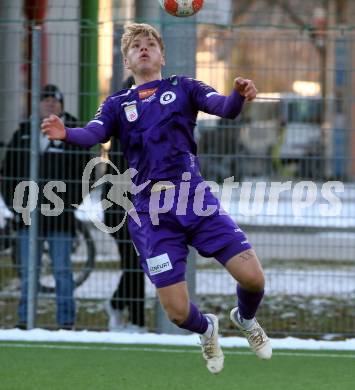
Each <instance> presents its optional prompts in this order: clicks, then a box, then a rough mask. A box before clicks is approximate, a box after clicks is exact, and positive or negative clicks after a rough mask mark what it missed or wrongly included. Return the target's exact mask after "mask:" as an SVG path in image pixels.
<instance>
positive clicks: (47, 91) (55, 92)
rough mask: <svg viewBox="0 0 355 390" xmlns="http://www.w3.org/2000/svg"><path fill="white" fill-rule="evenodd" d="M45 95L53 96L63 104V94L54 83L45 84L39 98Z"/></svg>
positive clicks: (43, 97) (45, 96)
mask: <svg viewBox="0 0 355 390" xmlns="http://www.w3.org/2000/svg"><path fill="white" fill-rule="evenodd" d="M47 97H53V98H55V99H57V100H58V101H59V102H60V103H62V106H64V96H63V94H62V92H61V91H60V89H59V88H58V87H57V86H56V85H53V84H47V85H45V86H44V87H43V88H42V91H41V100H43V99H45V98H47Z"/></svg>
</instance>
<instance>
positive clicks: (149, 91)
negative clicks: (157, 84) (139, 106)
mask: <svg viewBox="0 0 355 390" xmlns="http://www.w3.org/2000/svg"><path fill="white" fill-rule="evenodd" d="M157 89H158V88H149V89H143V90H142V91H138V95H139V99H141V100H143V99H147V98H149V96H152V95H153V94H154V93H155V92H156V91H157Z"/></svg>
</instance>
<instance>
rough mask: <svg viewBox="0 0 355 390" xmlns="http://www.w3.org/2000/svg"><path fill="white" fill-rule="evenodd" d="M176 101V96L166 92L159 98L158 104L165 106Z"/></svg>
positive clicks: (173, 93)
mask: <svg viewBox="0 0 355 390" xmlns="http://www.w3.org/2000/svg"><path fill="white" fill-rule="evenodd" d="M175 100H176V94H175V92H172V91H166V92H164V93H163V94H162V95H161V96H160V104H163V105H166V104H169V103H172V102H173V101H175Z"/></svg>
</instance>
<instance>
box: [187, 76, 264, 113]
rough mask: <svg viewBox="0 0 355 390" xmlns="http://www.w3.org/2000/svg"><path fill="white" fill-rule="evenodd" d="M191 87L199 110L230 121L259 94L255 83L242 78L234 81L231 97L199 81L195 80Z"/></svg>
mask: <svg viewBox="0 0 355 390" xmlns="http://www.w3.org/2000/svg"><path fill="white" fill-rule="evenodd" d="M191 87H192V97H193V100H194V102H195V104H196V107H197V109H198V110H200V111H204V112H207V113H208V114H212V115H217V116H220V117H221V118H230V119H234V118H235V117H237V116H238V115H239V113H240V112H241V110H242V108H243V104H244V101H245V100H246V101H251V100H253V99H255V97H256V94H257V89H256V87H255V85H254V83H253V81H252V80H249V79H243V78H242V77H237V78H236V79H235V80H234V82H233V91H232V93H231V94H230V95H229V96H223V95H221V94H219V93H218V92H217V91H216V90H215V89H213V88H212V87H210V86H208V85H206V84H204V83H202V82H200V81H197V80H193V83H192V85H191Z"/></svg>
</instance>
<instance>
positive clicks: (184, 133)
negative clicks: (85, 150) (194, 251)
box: [67, 76, 244, 185]
mask: <svg viewBox="0 0 355 390" xmlns="http://www.w3.org/2000/svg"><path fill="white" fill-rule="evenodd" d="M243 102H244V97H242V96H241V95H240V94H239V93H238V92H237V91H233V92H232V94H231V95H230V96H227V97H226V96H222V95H220V94H219V93H218V92H216V90H215V89H213V88H212V87H210V86H208V85H206V84H204V83H202V82H200V81H197V80H195V79H192V78H188V77H185V76H172V77H170V78H168V79H163V80H155V81H152V82H149V83H146V84H144V85H140V86H138V87H137V88H131V89H128V90H127V89H126V90H122V91H120V92H118V93H116V94H114V95H112V96H110V97H108V98H107V99H106V100H105V102H104V103H103V104H102V105H101V106H100V107H99V109H98V112H97V114H96V116H95V119H93V120H92V121H90V122H89V123H88V124H87V125H86V127H85V128H83V129H70V128H68V129H67V141H68V142H69V143H72V144H76V145H80V146H83V147H91V146H93V145H95V144H97V143H102V142H106V141H108V140H109V138H110V137H111V136H116V137H119V139H120V143H121V148H122V152H123V155H124V156H125V158H126V159H127V160H128V163H129V166H130V167H131V168H135V169H136V170H137V171H138V174H137V175H136V176H135V177H134V178H133V181H134V182H135V184H136V185H139V184H141V183H144V182H145V181H147V180H152V181H158V180H174V179H181V175H182V173H183V172H191V174H192V177H195V176H199V175H200V174H199V164H198V160H197V159H196V152H197V145H196V142H195V140H194V136H193V131H194V128H195V126H196V118H197V114H198V111H204V112H207V113H209V114H214V115H218V116H220V117H222V118H235V117H236V116H237V115H238V114H239V113H240V111H241V109H242V106H243Z"/></svg>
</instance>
